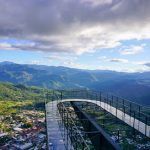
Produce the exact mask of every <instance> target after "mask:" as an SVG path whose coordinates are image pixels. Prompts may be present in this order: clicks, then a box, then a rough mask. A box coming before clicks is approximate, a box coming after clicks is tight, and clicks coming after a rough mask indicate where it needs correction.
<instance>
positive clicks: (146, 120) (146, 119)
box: [145, 116, 148, 135]
mask: <svg viewBox="0 0 150 150" xmlns="http://www.w3.org/2000/svg"><path fill="white" fill-rule="evenodd" d="M147 122H148V118H147V116H145V135H146V133H147Z"/></svg>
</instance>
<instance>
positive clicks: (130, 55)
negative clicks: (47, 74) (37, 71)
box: [0, 0, 150, 72]
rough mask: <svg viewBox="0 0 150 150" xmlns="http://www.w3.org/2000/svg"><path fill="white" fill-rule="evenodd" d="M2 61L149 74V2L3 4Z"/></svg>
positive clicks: (31, 0)
mask: <svg viewBox="0 0 150 150" xmlns="http://www.w3.org/2000/svg"><path fill="white" fill-rule="evenodd" d="M0 61H13V62H16V63H28V64H45V65H55V66H67V67H74V68H83V69H108V70H116V71H128V72H135V71H149V70H150V0H0Z"/></svg>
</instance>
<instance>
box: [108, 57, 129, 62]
mask: <svg viewBox="0 0 150 150" xmlns="http://www.w3.org/2000/svg"><path fill="white" fill-rule="evenodd" d="M109 61H110V62H114V63H128V62H129V61H128V60H127V59H121V58H113V59H109Z"/></svg>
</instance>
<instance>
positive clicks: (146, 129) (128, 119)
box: [61, 99, 150, 137]
mask: <svg viewBox="0 0 150 150" xmlns="http://www.w3.org/2000/svg"><path fill="white" fill-rule="evenodd" d="M71 101H73V102H89V103H93V104H96V105H98V106H100V107H101V108H103V109H104V110H106V111H107V112H109V113H111V114H112V115H114V116H116V117H117V118H118V119H120V120H122V121H123V122H125V123H127V124H128V125H129V126H131V127H133V128H135V129H136V130H138V131H139V132H141V133H142V134H144V135H146V136H147V137H150V126H148V125H146V124H145V123H143V122H141V121H139V120H138V119H136V118H134V117H132V116H130V115H128V114H126V113H124V112H123V111H121V110H119V109H116V108H115V107H113V106H110V105H109V104H107V103H104V102H100V101H96V100H88V99H65V100H62V101H61V102H71Z"/></svg>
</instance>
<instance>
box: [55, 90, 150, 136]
mask: <svg viewBox="0 0 150 150" xmlns="http://www.w3.org/2000/svg"><path fill="white" fill-rule="evenodd" d="M54 93H55V94H56V95H57V96H58V97H59V98H58V99H59V100H63V99H88V100H96V101H97V102H104V103H106V104H109V105H110V106H112V107H114V108H115V109H116V113H117V110H120V111H122V112H123V113H124V114H128V115H129V116H131V117H133V118H134V120H135V119H137V120H139V121H141V122H143V123H144V124H145V135H146V134H147V133H146V131H147V127H148V126H150V115H149V114H148V113H150V108H148V107H145V106H142V105H140V104H137V103H134V102H131V101H129V100H126V99H123V98H120V97H117V96H114V95H111V94H107V93H104V92H98V91H90V90H67V91H66V90H57V91H54Z"/></svg>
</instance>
